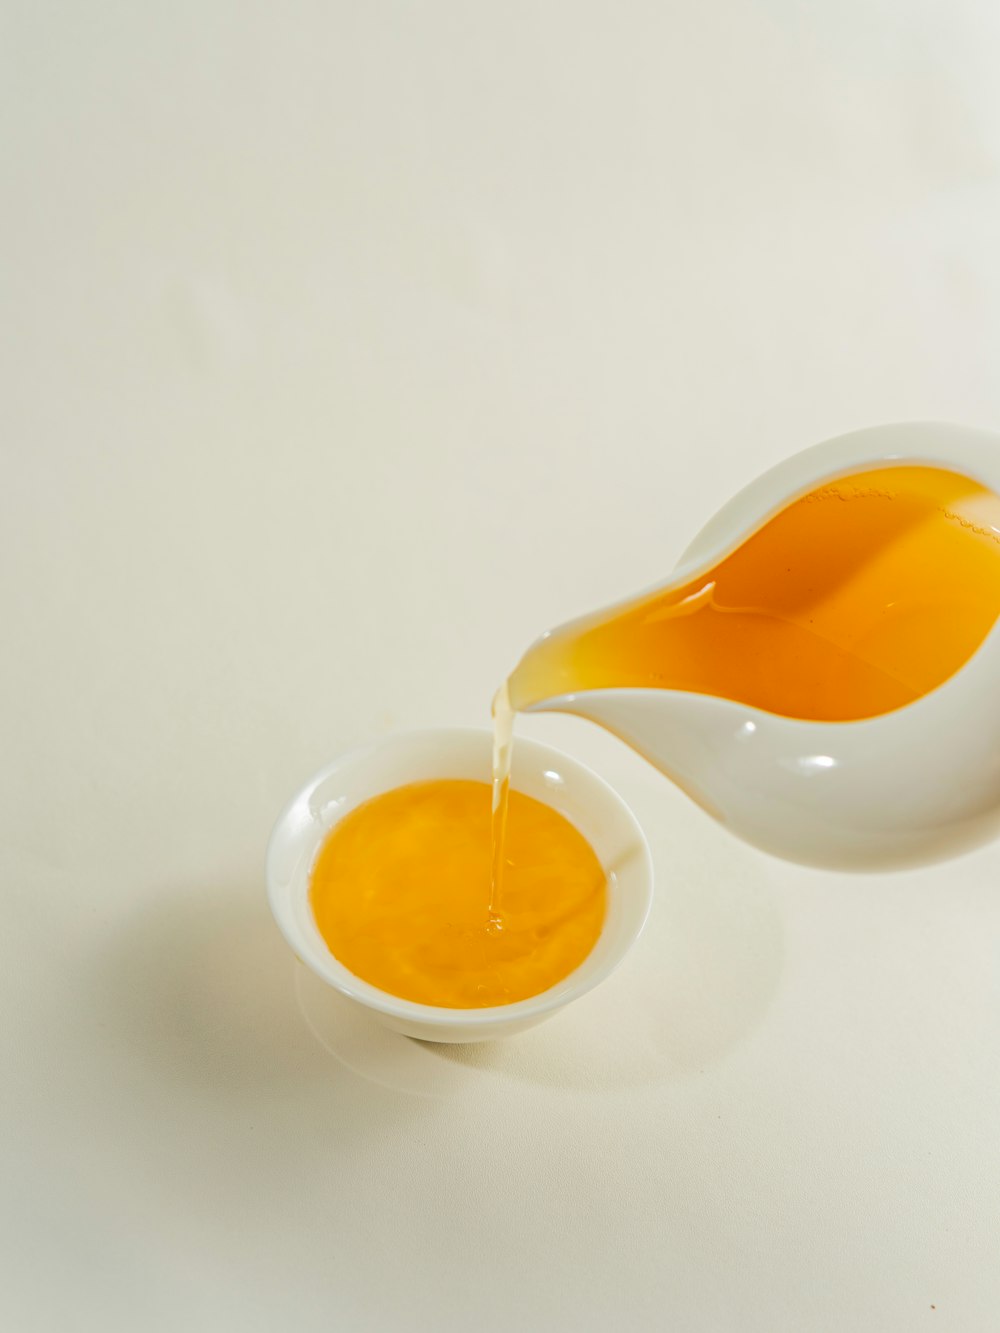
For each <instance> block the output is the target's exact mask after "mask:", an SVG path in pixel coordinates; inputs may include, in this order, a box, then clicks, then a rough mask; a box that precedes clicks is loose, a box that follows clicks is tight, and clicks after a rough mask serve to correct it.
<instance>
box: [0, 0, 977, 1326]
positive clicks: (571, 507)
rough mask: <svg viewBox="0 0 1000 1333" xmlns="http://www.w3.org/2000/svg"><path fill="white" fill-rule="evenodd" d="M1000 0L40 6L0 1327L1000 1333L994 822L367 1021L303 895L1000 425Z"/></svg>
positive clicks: (12, 8)
mask: <svg viewBox="0 0 1000 1333" xmlns="http://www.w3.org/2000/svg"><path fill="white" fill-rule="evenodd" d="M998 53H1000V8H998V7H997V5H996V4H995V3H992V2H991V0H978V2H977V0H956V3H952V4H950V5H944V4H930V3H923V4H921V3H917V4H904V3H902V2H901V0H899V2H896V3H893V2H892V0H844V2H843V3H837V4H826V5H822V4H815V5H808V4H802V3H792V2H791V0H769V2H762V3H755V4H744V3H736V0H726V2H723V3H720V2H717V0H710V2H709V3H706V4H701V5H699V4H687V5H684V4H679V3H675V4H669V5H663V4H652V3H650V4H646V3H632V4H625V5H612V4H597V3H589V2H588V3H541V4H512V5H493V6H483V5H474V4H472V5H462V4H458V3H441V4H436V5H424V6H418V5H405V4H397V3H385V4H369V5H363V4H347V3H334V4H309V3H304V2H303V0H291V2H290V3H286V4H281V5H262V4H237V3H223V0H175V2H174V3H169V4H168V3H166V2H165V0H158V2H157V3H145V4H133V5H125V4H111V3H96V4H91V5H62V6H58V5H49V4H42V3H39V2H38V0H8V3H7V4H6V5H5V7H4V13H3V15H2V17H0V87H2V89H3V103H4V108H5V110H4V116H3V125H2V130H0V135H2V140H0V142H2V152H3V162H4V167H3V175H2V180H3V197H2V209H0V246H2V250H0V253H2V266H3V269H4V283H5V289H6V295H5V296H4V299H3V335H4V344H5V352H4V357H3V363H2V375H3V387H2V393H0V418H2V423H3V424H2V432H0V450H2V473H0V617H2V619H0V627H2V634H3V652H2V654H0V684H2V693H0V709H2V716H0V738H2V739H0V745H2V763H0V784H2V791H0V821H2V825H0V876H2V903H3V910H4V913H5V915H4V919H3V924H2V929H0V994H2V997H3V1008H2V1013H3V1020H2V1023H0V1324H2V1326H3V1328H4V1329H9V1330H11V1333H15V1331H16V1333H33V1331H34V1330H41V1331H43V1333H48V1331H49V1330H54V1329H60V1330H62V1329H65V1330H72V1331H73V1333H79V1331H80V1330H100V1333H117V1331H118V1330H129V1331H131V1330H137V1329H141V1330H143V1331H144V1333H159V1331H160V1330H165V1331H168V1333H172V1331H173V1330H185V1333H190V1331H191V1330H195V1331H196V1333H197V1331H200V1330H211V1333H228V1331H229V1330H233V1331H234V1333H235V1331H237V1330H238V1331H239V1333H252V1331H255V1330H268V1331H270V1330H274V1329H289V1330H302V1331H303V1333H312V1330H316V1331H317V1333H319V1330H323V1331H324V1333H325V1331H326V1330H329V1329H343V1330H351V1333H354V1331H355V1330H360V1331H365V1330H379V1331H383V1330H406V1331H407V1333H410V1331H411V1330H415V1331H416V1333H424V1331H425V1330H426V1331H427V1333H431V1331H433V1333H452V1331H453V1330H454V1331H455V1333H465V1331H466V1330H469V1329H475V1330H481V1331H482V1333H494V1331H496V1333H508V1330H511V1329H529V1330H573V1333H581V1331H583V1333H585V1331H587V1330H604V1329H608V1328H617V1329H622V1330H629V1331H630V1333H631V1330H663V1329H676V1330H679V1331H680V1333H699V1331H700V1330H705V1331H706V1333H720V1330H733V1331H734V1333H735V1331H737V1330H738V1331H739V1333H786V1330H787V1331H788V1333H826V1330H838V1333H839V1330H844V1329H853V1330H864V1333H886V1331H887V1330H890V1331H892V1333H895V1331H896V1330H905V1331H906V1333H909V1331H910V1330H916V1329H923V1328H927V1329H934V1330H935V1331H936V1333H944V1331H945V1330H948V1331H950V1330H962V1331H963V1333H964V1331H966V1330H967V1331H969V1333H989V1330H991V1329H994V1328H996V1327H997V1323H998V1320H1000V1314H998V1311H1000V1263H998V1261H997V1260H998V1248H1000V1247H998V1240H1000V1235H998V1224H997V1212H998V1210H997V1199H998V1190H1000V1155H998V1124H1000V1062H998V1059H997V1050H998V1042H1000V968H998V962H997V958H998V932H1000V848H998V847H994V848H992V849H987V850H985V851H982V852H980V853H978V854H976V855H973V856H970V857H967V858H965V859H963V860H961V861H958V862H955V863H953V864H950V865H946V866H943V867H939V868H937V869H934V870H928V871H924V872H919V873H912V874H905V875H898V876H894V877H886V878H876V877H860V878H848V877H840V876H834V875H828V874H821V873H818V872H808V871H804V870H801V869H796V868H794V867H790V866H787V865H784V864H781V863H778V862H776V861H772V860H770V859H768V858H767V857H765V856H763V855H760V854H758V853H756V852H754V851H752V850H750V849H748V848H747V847H744V846H742V845H741V844H739V843H737V842H735V841H734V840H732V839H731V838H730V837H729V836H728V835H727V834H726V833H725V832H724V831H723V830H721V829H720V828H719V827H717V826H716V825H715V824H713V823H712V822H711V821H710V820H709V818H708V817H707V816H706V815H704V814H702V813H701V812H700V811H699V810H698V809H696V808H695V807H694V806H693V805H691V804H690V803H689V802H688V801H687V800H686V798H685V797H683V796H682V795H681V794H680V793H678V792H677V791H676V790H674V789H673V788H672V787H671V786H670V785H669V784H668V783H667V782H666V780H664V779H662V778H660V777H659V776H658V775H656V774H655V773H654V772H653V771H652V770H651V769H650V768H648V767H647V766H645V765H644V764H643V763H642V761H640V760H639V759H638V758H637V757H636V756H634V755H633V754H631V753H630V752H628V751H626V750H625V749H624V748H623V747H622V746H620V745H619V744H618V743H617V742H615V741H614V740H612V739H611V738H610V737H608V736H606V735H604V734H603V733H601V732H599V731H598V730H597V729H596V728H593V727H589V726H588V725H587V724H585V723H583V722H578V721H573V720H570V719H537V720H534V721H530V722H526V723H524V724H523V726H522V728H521V730H522V733H523V734H526V735H534V736H537V737H540V738H542V739H547V740H550V741H552V742H554V743H556V744H558V745H560V746H562V747H564V748H566V749H567V750H569V751H571V752H572V753H573V754H575V755H577V756H579V757H581V758H582V759H584V760H585V761H586V762H589V763H591V764H593V765H594V766H595V767H596V768H598V770H599V771H600V772H601V773H602V774H604V775H605V776H606V777H607V778H608V779H609V780H610V781H611V782H612V783H613V784H614V785H616V786H617V787H618V788H619V790H620V791H621V792H622V793H623V795H624V796H625V797H626V799H627V800H628V801H629V802H630V803H631V804H632V805H633V806H634V808H635V809H636V811H637V812H638V814H639V816H640V817H641V819H642V821H643V823H644V825H645V827H646V829H647V830H648V833H649V836H650V839H651V842H652V845H653V849H654V854H655V860H656V870H657V876H658V883H657V899H656V903H655V907H654V911H653V915H652V920H651V923H650V926H649V929H648V932H647V934H646V936H645V937H644V939H643V941H642V942H641V944H640V946H639V947H638V949H637V950H636V952H635V953H634V955H632V957H631V958H630V959H629V961H628V963H627V964H626V965H625V966H624V967H623V968H622V969H621V970H620V972H619V973H617V974H616V975H615V977H614V978H613V979H612V980H611V981H610V982H608V984H607V985H605V986H604V987H602V988H600V989H599V990H598V991H596V992H594V993H593V994H591V995H590V996H588V997H587V998H586V999H584V1000H582V1001H580V1002H579V1003H578V1004H577V1005H575V1006H573V1007H572V1008H571V1009H569V1010H567V1011H566V1012H565V1013H563V1014H561V1015H560V1016H558V1017H557V1018H555V1019H553V1020H552V1021H551V1022H549V1023H548V1024H546V1025H544V1026H542V1027H540V1028H538V1029H537V1030H535V1031H534V1032H532V1033H529V1034H526V1035H525V1036H523V1037H521V1038H519V1039H516V1040H512V1041H510V1042H509V1043H506V1044H501V1045H499V1046H497V1047H493V1048H483V1049H478V1050H470V1049H462V1050H436V1049H433V1048H429V1047H421V1046H417V1045H414V1044H412V1043H409V1042H406V1041H404V1040H403V1039H398V1040H397V1039H395V1038H390V1037H387V1036H384V1035H382V1034H380V1032H379V1031H378V1030H377V1029H374V1028H372V1027H371V1026H370V1025H368V1024H367V1023H366V1022H365V1021H364V1020H363V1019H360V1018H357V1017H356V1016H355V1015H353V1014H352V1013H351V1012H350V1011H348V1010H345V1009H344V1008H343V1007H341V1006H338V1005H337V1004H336V1003H334V1001H333V1000H332V998H331V997H330V996H328V995H327V994H326V993H324V992H323V990H322V988H320V987H318V986H317V985H316V984H313V983H311V982H310V981H309V980H308V979H307V978H306V976H305V975H304V974H299V975H297V974H296V970H295V965H294V964H293V960H292V958H291V955H290V953H289V952H288V950H287V948H286V947H285V945H284V943H283V941H282V940H281V939H280V937H279V936H278V933H277V931H276V929H275V928H274V926H273V924H272V922H271V920H270V918H269V916H268V912H267V908H266V905H265V900H264V891H263V876H262V859H263V850H264V846H265V842H266V838H267V835H268V831H269V828H270V825H271V822H272V821H273V819H274V817H275V815H276V814H277V812H278V810H279V808H280V807H281V805H282V804H283V802H284V801H285V799H286V798H287V797H288V796H289V795H290V794H291V792H292V791H293V790H294V788H295V787H296V785H297V784H299V783H300V782H301V781H303V780H304V779H305V778H306V777H307V776H308V775H309V774H310V773H311V772H312V771H314V770H315V769H316V768H318V767H319V766H320V765H321V764H322V763H323V762H325V761H326V760H328V759H329V758H331V757H332V756H333V755H334V754H335V753H337V752H338V751H340V750H342V749H345V748H347V747H349V746H352V745H354V744H356V743H358V742H360V741H362V740H364V739H367V738H371V737H375V736H379V735H381V734H384V733H386V732H388V731H391V730H393V729H396V728H399V727H404V726H419V725H437V724H463V725H465V724H468V725H477V724H480V723H481V724H484V725H485V724H486V721H487V707H488V701H489V698H490V695H491V692H492V691H493V689H494V687H495V686H496V685H497V683H498V681H499V680H500V678H501V677H502V675H503V674H504V672H505V670H506V669H507V668H508V667H509V666H510V665H512V663H513V662H514V660H515V659H516V658H517V656H518V655H519V654H520V652H521V650H522V649H523V648H524V647H525V646H526V645H527V643H528V642H529V641H530V640H531V639H532V638H533V637H534V636H535V635H536V634H537V633H538V632H539V631H540V630H541V629H543V628H544V627H545V626H547V625H551V624H554V623H556V622H558V621H561V620H563V619H565V618H567V617H568V616H570V615H572V614H575V613H577V612H580V611H583V610H586V609H588V608H589V607H592V606H596V605H599V604H601V603H602V602H605V601H608V600H610V599H612V598H615V597H617V596H620V595H623V594H625V593H627V592H629V591H631V590H633V589H637V588H639V587H642V586H645V585H648V584H650V583H652V582H654V581H656V580H657V579H659V578H661V577H662V576H664V575H665V573H666V572H667V571H668V569H669V568H670V566H671V564H672V563H673V561H674V559H675V558H676V556H677V555H678V553H679V552H680V550H681V549H682V548H683V546H684V545H685V544H686V542H687V541H688V539H689V538H690V537H691V536H692V535H693V533H694V532H695V530H696V529H697V528H698V527H699V526H700V524H701V523H702V522H703V521H704V520H705V519H706V518H707V517H708V516H709V515H710V514H711V513H712V512H714V510H715V509H716V508H717V507H718V506H719V504H721V502H722V501H723V500H724V499H726V498H727V497H728V495H729V494H731V493H732V492H733V491H734V490H735V489H736V488H738V487H739V486H740V485H742V484H743V483H744V482H746V481H747V480H749V479H750V478H751V477H752V476H754V475H755V474H756V473H757V472H759V471H760V470H761V469H763V468H764V467H766V466H768V465H769V464H771V463H773V462H774V461H776V460H777V459H778V458H780V457H781V456H783V455H785V454H787V453H789V452H792V451H794V450H796V449H798V448H801V447H803V446H805V445H807V444H810V443H812V442H813V441H815V440H818V439H822V438H824V437H826V436H829V435H832V434H836V433H838V432H840V431H843V430H847V429H850V428H852V427H855V426H861V425H866V424H871V423H875V422H879V421H885V420H894V419H905V418H946V419H955V420H959V421H965V422H970V423H979V424H982V425H986V426H990V425H992V426H994V427H996V426H998V425H1000V376H998V373H997V366H998V359H1000V84H998V80H997V75H996V69H997V59H998Z"/></svg>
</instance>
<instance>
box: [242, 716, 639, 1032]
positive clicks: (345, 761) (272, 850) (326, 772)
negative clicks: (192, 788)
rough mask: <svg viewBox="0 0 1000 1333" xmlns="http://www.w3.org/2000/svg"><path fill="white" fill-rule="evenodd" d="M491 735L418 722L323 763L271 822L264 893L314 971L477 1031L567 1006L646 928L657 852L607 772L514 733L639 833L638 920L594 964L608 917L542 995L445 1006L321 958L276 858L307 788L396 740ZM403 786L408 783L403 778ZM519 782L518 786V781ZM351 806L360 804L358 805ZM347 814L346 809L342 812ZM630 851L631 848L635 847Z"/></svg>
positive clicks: (403, 1015)
mask: <svg viewBox="0 0 1000 1333" xmlns="http://www.w3.org/2000/svg"><path fill="white" fill-rule="evenodd" d="M492 738H493V733H492V731H491V730H489V729H487V728H485V727H427V728H413V729H403V730H399V731H393V732H392V733H390V734H389V735H387V736H384V737H381V738H379V739H377V740H374V741H369V742H367V743H365V744H362V745H358V746H355V747H353V748H352V749H350V750H346V751H344V752H343V753H342V754H340V755H338V756H336V757H335V758H334V759H332V760H330V761H329V762H328V763H327V764H325V765H324V766H323V767H322V768H320V769H318V770H317V771H316V772H315V773H314V774H313V775H312V776H311V777H310V778H308V779H307V780H306V781H305V782H304V783H303V784H301V786H300V787H299V788H298V790H297V791H296V792H295V794H294V795H293V796H292V798H291V799H290V800H289V801H287V802H286V804H285V805H284V807H283V808H282V810H281V813H280V814H279V815H278V817H277V819H276V820H275V822H274V825H273V827H272V830H271V834H270V837H269V839H268V844H267V853H266V859H265V865H266V878H267V896H268V903H269V905H270V909H271V914H272V916H273V917H274V920H275V922H276V924H277V926H278V929H279V930H280V931H281V933H282V935H283V936H284V937H285V940H286V942H287V943H288V945H289V946H290V947H291V949H292V951H293V953H294V954H295V955H296V957H297V958H298V959H299V960H300V961H301V962H302V963H303V964H305V966H306V967H308V968H309V969H310V971H312V972H314V973H315V974H316V975H317V976H318V977H319V978H320V979H321V980H323V981H325V982H326V983H327V984H328V985H329V986H332V987H333V988H334V989H335V990H337V991H339V992H340V993H341V994H342V995H345V996H347V997H348V998H349V999H351V1000H354V1001H356V1002H357V1003H359V1004H362V1005H364V1006H365V1007H366V1008H368V1009H373V1010H375V1011H377V1012H378V1013H382V1014H385V1015H386V1016H387V1017H389V1018H392V1019H395V1020H399V1021H403V1022H407V1023H412V1024H420V1025H422V1026H424V1027H444V1026H448V1027H450V1028H453V1029H455V1028H467V1029H468V1030H469V1033H470V1036H471V1034H472V1033H473V1032H474V1031H476V1030H479V1031H482V1030H489V1029H491V1028H501V1027H506V1026H508V1025H511V1024H514V1023H524V1024H525V1025H527V1024H528V1022H529V1021H532V1020H534V1019H540V1018H543V1017H545V1016H546V1015H547V1014H550V1013H552V1012H553V1011H554V1010H556V1009H561V1008H562V1007H563V1006H564V1005H566V1004H569V1003H571V1002H572V1001H573V1000H577V999H579V998H580V996H582V995H585V994H586V993H587V992H588V991H590V990H593V988H594V987H595V986H598V985H599V984H600V983H601V982H602V981H605V980H606V979H607V978H608V977H609V976H610V975H611V974H612V973H613V972H614V971H615V969H616V968H617V967H618V966H619V965H620V964H621V962H622V961H623V960H624V959H625V957H626V956H627V954H628V953H629V951H630V950H631V949H632V948H633V946H634V945H635V943H636V941H637V940H638V939H639V937H640V936H641V935H642V932H643V930H644V929H645V926H646V923H647V921H648V919H649V913H650V909H651V907H652V901H653V859H652V854H651V852H650V849H649V843H648V841H647V838H646V835H645V833H644V832H643V829H642V826H641V824H640V823H639V821H638V819H637V818H636V815H635V814H634V812H633V811H632V809H631V808H630V807H629V806H628V805H627V803H626V802H625V800H624V799H623V798H622V797H621V796H620V795H619V793H618V792H617V791H616V790H615V789H614V788H613V787H612V786H611V785H610V783H608V782H606V781H605V779H604V778H602V777H601V776H600V775H599V774H598V773H595V772H594V771H593V769H591V768H589V767H588V766H587V765H586V764H583V763H581V762H580V760H579V759H575V758H574V757H573V756H572V755H568V754H566V753H565V751H562V750H558V749H556V748H555V746H552V745H548V744H546V743H545V742H542V741H536V740H534V739H531V738H528V737H520V736H519V737H518V738H517V743H516V746H515V756H517V755H520V756H522V757H523V756H528V758H529V762H531V763H532V764H533V765H537V766H539V767H541V766H542V765H543V764H544V765H546V766H549V765H551V764H552V762H553V761H555V762H557V763H558V764H560V765H562V767H563V768H564V769H568V770H569V774H568V776H570V775H571V774H572V773H573V771H574V770H575V773H576V775H577V776H578V777H579V778H580V779H581V780H583V781H585V782H588V783H590V784H591V786H592V787H593V788H596V789H597V790H599V792H600V797H601V800H602V802H604V803H606V805H607V806H609V807H611V808H613V809H614V811H615V813H616V815H617V816H618V818H619V819H620V820H621V821H622V822H623V823H624V825H625V826H627V828H628V830H629V835H630V841H632V840H634V844H635V845H634V851H635V853H636V854H637V856H638V863H637V865H636V866H635V867H634V868H633V869H632V872H631V877H632V878H633V879H634V882H633V883H631V885H630V894H632V895H635V894H636V893H638V894H639V895H640V903H639V912H638V917H637V920H636V921H635V924H634V925H633V926H632V927H630V929H629V931H628V932H627V935H626V937H625V939H624V940H623V941H622V942H621V944H620V945H619V947H618V948H617V949H616V950H614V951H613V952H612V953H611V954H610V956H608V957H607V958H606V959H605V960H604V961H603V962H602V963H598V964H594V963H592V962H591V960H592V959H593V956H594V953H595V952H596V950H597V945H598V943H599V941H600V939H601V938H602V936H603V935H604V932H605V930H606V929H607V925H608V917H607V916H606V917H605V922H604V924H603V925H602V927H601V933H600V934H599V935H598V937H597V941H595V944H594V947H593V949H592V950H591V952H590V953H589V954H588V955H587V957H586V958H585V959H584V960H583V961H582V962H581V963H579V964H578V965H577V967H576V968H575V969H574V970H573V971H572V972H570V973H569V974H568V975H567V976H566V977H564V978H562V979H561V980H560V981H559V982H557V983H556V986H559V987H562V989H560V990H559V991H558V992H557V993H554V991H555V987H549V988H548V989H547V990H544V991H540V992H539V993H538V995H532V996H529V997H528V998H527V999H524V1000H516V1001H514V1002H513V1003H512V1004H504V1005H490V1006H484V1007H483V1008H481V1009H478V1008H477V1009H460V1008H448V1007H446V1006H444V1005H431V1004H421V1003H419V1002H417V1001H416V1000H407V999H404V998H403V997H402V996H398V995H392V994H391V993H390V992H388V991H384V990H381V989H379V987H377V986H374V985H372V984H371V982H367V981H365V980H364V979H363V978H361V977H358V976H356V975H355V974H354V973H353V972H351V971H350V969H348V968H347V967H346V966H345V965H344V964H343V963H341V962H340V960H339V959H338V958H337V957H336V956H335V955H334V954H333V953H332V952H331V951H330V950H329V948H327V950H326V957H324V958H319V957H316V956H314V955H313V954H312V952H311V951H309V950H303V948H302V941H301V939H300V938H299V937H298V935H297V933H296V932H295V931H294V927H293V926H292V924H291V922H290V920H289V917H290V909H291V906H292V898H293V895H292V894H291V892H290V889H291V884H289V883H286V882H285V877H283V876H282V877H279V875H278V874H277V871H276V867H275V860H276V848H277V844H278V841H279V838H280V837H281V836H283V835H284V830H285V826H286V825H287V824H288V822H289V821H290V820H291V818H292V816H293V815H294V813H295V811H296V810H297V808H298V807H300V806H301V804H302V803H303V801H305V800H307V799H308V797H309V795H310V794H311V793H312V792H313V791H314V790H315V789H316V788H317V787H318V786H319V785H320V784H321V783H322V782H324V781H325V780H326V779H327V778H329V777H331V776H333V775H334V774H335V773H338V772H340V771H342V770H344V769H349V768H352V767H354V766H355V765H357V764H359V763H361V762H362V761H363V760H365V759H367V758H369V757H371V756H372V755H373V754H375V753H376V752H377V751H379V750H382V749H390V748H392V747H393V746H400V745H407V744H411V745H420V744H421V743H427V742H430V741H450V742H463V741H464V742H468V743H470V744H474V745H476V746H483V745H486V744H490V745H492ZM515 763H516V758H515ZM419 780H420V779H418V778H412V779H407V781H419ZM399 785H406V784H405V782H404V783H401V784H399ZM514 785H515V790H516V789H517V787H516V783H515V784H514ZM388 790H391V787H382V788H378V789H373V790H372V791H371V793H370V797H374V796H376V795H379V794H380V792H382V791H388ZM370 797H364V798H363V799H365V800H367V799H369V798H370ZM351 808H356V806H352V807H351ZM347 813H349V811H346V810H345V811H344V815H346V814H347ZM343 817H344V816H343V815H341V816H339V817H338V818H343ZM336 822H338V821H337V820H336V819H335V820H334V821H333V823H332V824H331V825H330V826H329V827H330V829H332V828H333V827H334V825H335V824H336ZM581 832H583V833H584V836H587V835H586V832H585V831H584V830H582V829H581ZM328 834H329V829H328V830H327V836H328ZM631 850H633V849H632V848H631V847H630V851H631ZM567 982H568V983H569V984H568V985H567V984H566V983H567Z"/></svg>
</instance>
